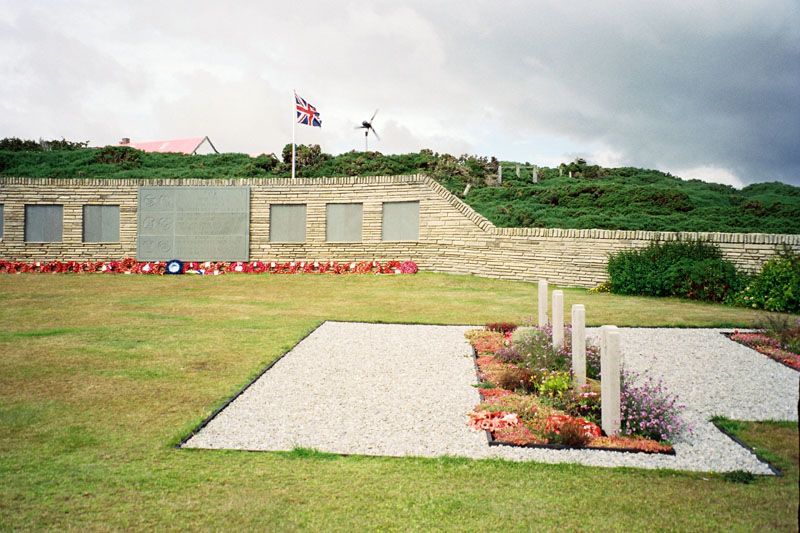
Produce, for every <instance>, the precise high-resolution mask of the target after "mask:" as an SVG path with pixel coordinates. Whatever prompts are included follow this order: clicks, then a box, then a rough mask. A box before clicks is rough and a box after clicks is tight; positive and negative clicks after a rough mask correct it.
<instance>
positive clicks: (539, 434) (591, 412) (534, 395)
mask: <svg viewBox="0 0 800 533" xmlns="http://www.w3.org/2000/svg"><path fill="white" fill-rule="evenodd" d="M498 326H499V325H498V324H489V325H487V328H485V329H475V330H470V331H468V332H467V333H466V337H467V339H468V340H469V342H470V344H471V345H472V347H473V349H474V352H475V365H476V368H477V373H478V380H479V383H478V385H477V387H478V391H479V393H480V396H481V402H480V403H479V404H478V405H477V406H476V407H475V408H474V409H473V411H472V412H471V413H469V425H470V426H471V427H472V428H474V429H477V430H482V431H486V432H487V434H488V437H489V444H491V445H506V446H524V447H546V448H588V449H602V450H614V451H625V452H640V453H662V454H674V453H675V451H674V449H673V448H672V445H671V443H670V442H669V440H670V439H673V438H675V437H677V436H678V435H680V434H681V433H683V432H684V431H690V428H688V427H687V425H686V424H685V423H684V422H683V420H682V418H681V416H680V413H681V411H682V409H683V407H684V406H682V405H679V404H678V403H677V399H676V398H675V397H674V396H673V395H670V394H669V393H668V392H666V391H665V390H664V387H663V384H662V383H660V382H657V381H654V380H652V379H651V378H645V379H642V378H640V376H638V375H635V374H632V373H627V372H625V373H623V376H622V390H621V401H622V405H621V413H622V421H621V432H620V434H619V435H616V436H607V435H604V434H603V431H602V430H601V428H600V418H601V412H600V381H599V378H600V375H599V374H600V354H599V349H598V348H597V347H596V346H593V345H591V344H587V350H586V355H587V369H586V371H587V376H588V380H587V384H586V385H585V386H583V387H582V388H581V389H580V390H575V389H574V387H573V379H572V369H571V347H570V346H569V344H568V343H569V338H570V335H566V341H567V342H566V343H565V346H564V347H562V348H561V349H560V350H555V349H554V348H553V346H552V343H551V341H550V339H551V338H552V337H551V330H550V327H549V326H548V327H547V328H534V327H531V328H524V329H522V330H520V329H516V327H515V326H513V325H512V326H511V327H509V324H505V323H503V324H502V325H501V326H502V327H498Z"/></svg>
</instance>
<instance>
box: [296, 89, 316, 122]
mask: <svg viewBox="0 0 800 533" xmlns="http://www.w3.org/2000/svg"><path fill="white" fill-rule="evenodd" d="M294 101H295V108H296V109H297V123H298V124H305V125H306V126H313V127H316V128H321V127H322V121H321V120H320V118H319V111H317V108H316V107H314V106H313V105H311V104H309V103H308V102H306V101H305V100H303V99H302V98H300V97H299V96H297V93H294Z"/></svg>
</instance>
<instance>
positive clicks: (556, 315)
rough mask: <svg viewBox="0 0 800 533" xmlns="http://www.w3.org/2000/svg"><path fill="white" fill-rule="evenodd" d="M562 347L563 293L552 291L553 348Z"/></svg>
mask: <svg viewBox="0 0 800 533" xmlns="http://www.w3.org/2000/svg"><path fill="white" fill-rule="evenodd" d="M563 346H564V291H553V348H555V349H556V350H560V349H561V348H562V347H563Z"/></svg>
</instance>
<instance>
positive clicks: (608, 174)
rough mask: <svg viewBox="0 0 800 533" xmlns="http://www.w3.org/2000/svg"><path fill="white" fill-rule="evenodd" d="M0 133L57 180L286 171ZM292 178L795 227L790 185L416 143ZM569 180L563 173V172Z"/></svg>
mask: <svg viewBox="0 0 800 533" xmlns="http://www.w3.org/2000/svg"><path fill="white" fill-rule="evenodd" d="M50 148H51V149H50V150H47V151H44V150H42V149H41V147H40V146H39V145H38V144H37V143H34V142H29V141H19V140H16V139H3V140H0V175H2V176H29V177H60V178H184V177H192V178H239V177H288V176H289V175H290V164H289V162H288V161H290V159H289V152H290V149H289V147H288V146H287V147H286V148H285V149H284V151H283V153H282V154H281V157H280V158H279V157H276V156H275V155H272V154H268V155H260V156H258V157H250V156H248V155H245V154H215V155H204V156H200V155H197V156H186V155H180V154H152V153H144V152H140V151H138V150H134V149H131V148H122V147H108V148H85V147H83V146H82V145H80V144H77V143H69V142H63V141H62V142H60V143H55V144H51V146H50ZM297 162H298V171H297V174H298V176H299V177H323V176H352V175H393V174H411V173H426V174H428V175H430V176H431V177H433V178H434V179H436V180H438V181H439V182H440V183H442V184H443V185H444V186H445V187H447V188H448V189H449V190H450V191H452V192H453V193H455V194H458V195H459V196H460V195H461V194H462V193H463V191H464V188H465V186H466V185H467V184H471V189H470V192H469V194H467V196H466V197H464V198H463V199H464V201H465V202H466V203H468V204H469V205H470V206H472V207H473V208H474V209H475V210H476V211H478V212H479V213H481V214H482V215H484V216H485V217H487V218H488V219H489V220H491V221H492V222H493V223H495V224H496V225H497V226H501V227H523V226H529V227H554V228H604V229H625V230H661V231H712V232H763V233H800V187H794V186H791V185H787V184H785V183H777V182H776V183H758V184H754V185H750V186H748V187H745V188H744V189H742V190H737V189H734V188H733V187H730V186H727V185H719V184H713V183H706V182H703V181H699V180H682V179H680V178H677V177H675V176H672V175H670V174H666V173H664V172H660V171H657V170H646V169H639V168H627V167H626V168H601V167H598V166H595V165H588V164H586V163H585V162H584V161H582V160H577V161H575V162H572V163H568V164H563V165H561V168H560V169H559V168H541V169H540V170H539V178H540V180H539V182H538V183H533V181H532V178H531V174H530V171H527V170H524V171H523V172H521V176H520V177H519V178H518V177H517V176H516V174H515V172H514V168H513V167H514V165H515V163H514V162H503V165H504V179H503V182H502V184H500V185H498V184H497V183H496V180H495V178H496V176H497V166H498V161H497V160H496V159H494V158H492V159H488V158H483V157H475V156H461V157H458V158H456V157H453V156H450V155H447V154H435V153H433V152H431V151H429V150H423V151H421V152H419V153H413V154H399V155H383V154H380V153H378V152H368V153H365V152H348V153H345V154H342V155H338V156H331V155H330V154H325V153H323V152H322V151H321V150H320V149H319V147H318V146H302V145H301V146H298V154H297ZM570 171H571V172H572V175H573V176H572V177H569V172H570Z"/></svg>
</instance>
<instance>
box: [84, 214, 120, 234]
mask: <svg viewBox="0 0 800 533" xmlns="http://www.w3.org/2000/svg"><path fill="white" fill-rule="evenodd" d="M83 242H119V206H118V205H85V206H83Z"/></svg>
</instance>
